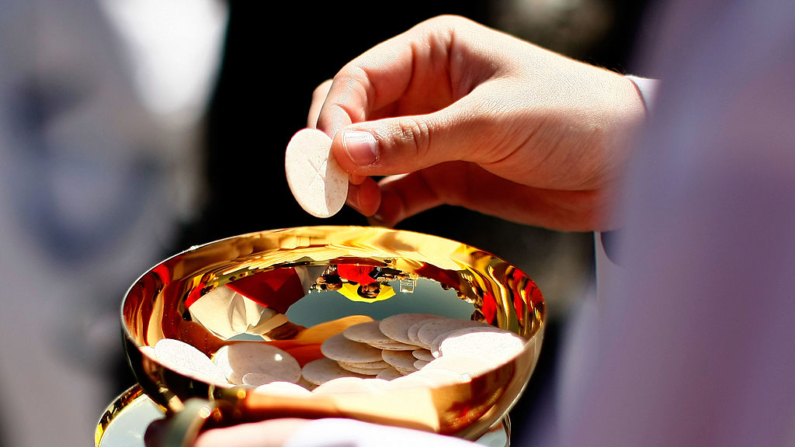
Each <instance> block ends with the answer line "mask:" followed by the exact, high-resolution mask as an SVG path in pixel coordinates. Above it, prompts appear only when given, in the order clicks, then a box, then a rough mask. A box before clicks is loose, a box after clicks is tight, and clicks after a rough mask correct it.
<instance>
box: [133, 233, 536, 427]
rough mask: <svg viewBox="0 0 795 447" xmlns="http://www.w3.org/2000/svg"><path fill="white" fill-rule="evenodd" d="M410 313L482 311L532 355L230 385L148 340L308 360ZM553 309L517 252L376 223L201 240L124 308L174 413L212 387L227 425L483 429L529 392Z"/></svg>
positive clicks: (150, 379) (146, 278)
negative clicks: (285, 389)
mask: <svg viewBox="0 0 795 447" xmlns="http://www.w3.org/2000/svg"><path fill="white" fill-rule="evenodd" d="M408 312H412V313H431V314H438V315H442V316H447V317H454V318H472V319H476V320H479V321H483V322H486V323H488V324H491V325H494V326H497V327H500V328H502V329H506V330H510V331H512V332H514V333H516V334H518V335H520V336H522V337H524V338H525V339H526V340H527V343H526V345H525V349H524V351H523V352H522V353H521V354H520V355H519V356H518V357H516V358H514V359H512V360H511V361H509V362H507V363H505V364H503V365H495V367H494V369H492V370H490V371H488V372H486V373H483V374H478V375H476V376H474V377H472V378H471V380H469V381H467V382H465V383H458V384H455V385H447V386H442V387H438V388H428V387H417V388H411V389H401V390H399V391H398V390H393V391H384V392H379V393H351V394H344V395H317V396H315V395H313V396H311V397H284V396H270V395H264V394H255V393H253V392H251V390H250V389H246V388H244V387H231V386H230V387H218V386H215V385H213V384H209V383H205V382H202V381H201V380H197V379H194V378H191V377H188V376H185V375H182V374H179V373H177V372H175V371H173V370H171V369H169V368H166V367H164V366H163V365H161V364H160V363H159V362H158V361H157V360H155V358H154V357H151V356H148V355H144V354H143V353H142V351H141V348H143V347H146V346H154V345H155V344H156V343H157V341H158V340H160V339H163V338H173V339H177V340H181V341H184V342H187V343H189V344H191V345H193V346H195V347H196V348H198V349H199V350H200V351H202V352H204V353H205V354H207V355H208V356H212V355H213V354H214V353H215V352H216V351H217V350H218V349H219V348H221V347H222V346H224V345H227V344H230V343H239V342H241V341H242V340H245V341H248V342H250V341H251V340H260V341H261V342H262V343H269V344H272V345H274V346H276V347H279V348H280V349H283V350H285V351H287V352H288V353H290V354H291V355H293V356H294V357H295V358H296V359H297V360H298V362H299V363H300V364H301V365H303V364H305V363H307V362H309V361H311V360H314V359H317V358H319V357H320V356H322V354H321V353H320V345H321V344H322V342H323V341H324V340H325V339H326V338H328V337H329V336H331V335H334V334H337V333H339V332H341V331H343V330H344V329H345V328H347V327H348V326H350V325H352V324H356V323H359V322H362V321H367V320H370V319H382V318H384V317H386V316H389V315H392V314H396V313H408ZM544 315H545V311H544V301H543V298H542V296H541V294H540V292H539V291H538V288H537V287H536V285H535V283H533V281H532V280H531V279H530V278H529V277H527V275H525V274H524V273H522V272H520V271H519V270H517V269H516V268H515V267H514V266H512V265H510V264H508V263H506V262H505V261H503V260H501V259H499V258H497V257H495V256H493V255H491V254H489V253H486V252H483V251H481V250H478V249H475V248H472V247H469V246H466V245H463V244H460V243H457V242H454V241H450V240H447V239H442V238H437V237H433V236H428V235H423V234H418V233H411V232H405V231H395V230H389V229H383V228H372V227H309V228H293V229H285V230H276V231H266V232H262V233H253V234H247V235H243V236H238V237H234V238H229V239H225V240H221V241H218V242H215V243H211V244H207V245H204V246H200V247H196V248H193V249H191V250H189V251H186V252H184V253H181V254H179V255H177V256H175V257H173V258H170V259H168V260H166V261H164V262H163V263H161V264H159V265H158V266H156V267H154V268H153V269H152V270H150V271H149V272H147V273H146V274H144V275H143V276H142V277H141V278H140V279H139V280H138V281H137V282H136V283H135V284H134V285H133V286H132V287H131V288H130V290H129V292H128V294H127V296H126V297H125V300H124V303H123V306H122V321H123V323H124V328H125V340H126V350H127V355H128V357H129V359H130V363H131V365H132V367H133V370H134V372H135V374H136V377H137V378H138V381H139V383H140V384H141V387H142V388H143V390H144V392H145V393H146V394H147V395H149V396H150V397H151V398H152V399H153V400H154V401H156V402H158V403H159V404H160V405H162V406H163V407H165V408H168V409H170V410H171V411H179V410H180V409H181V408H182V407H183V405H184V402H185V401H186V400H187V399H189V398H191V397H201V398H204V399H209V400H211V401H213V402H214V403H215V404H216V406H217V408H218V409H219V410H220V414H221V415H222V417H221V419H222V420H221V423H223V424H232V423H237V422H243V421H251V420H260V419H264V418H271V417H285V416H294V417H309V418H317V417H351V418H356V419H361V420H365V421H371V422H379V423H385V424H392V425H398V426H405V427H414V428H419V429H424V430H430V431H434V432H439V433H444V434H452V435H458V436H463V437H467V438H470V439H473V438H476V437H477V436H479V435H481V434H482V433H484V432H485V431H486V430H488V428H489V427H491V426H492V425H494V424H495V423H496V422H497V421H499V420H500V419H501V418H502V417H503V416H504V415H505V414H506V413H507V412H508V410H509V409H510V408H511V407H512V405H513V404H514V403H515V401H516V399H517V398H518V396H519V395H520V394H521V392H522V390H523V389H524V386H525V384H526V382H527V380H528V379H529V377H530V375H531V373H532V370H533V368H534V366H535V364H536V361H537V359H538V353H539V348H540V343H541V339H542V337H543V327H544ZM241 337H242V338H241Z"/></svg>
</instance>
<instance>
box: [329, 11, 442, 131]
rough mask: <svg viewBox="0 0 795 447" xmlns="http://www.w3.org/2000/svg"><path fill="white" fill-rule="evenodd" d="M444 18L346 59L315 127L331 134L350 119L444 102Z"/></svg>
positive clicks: (414, 111) (427, 109) (406, 111)
mask: <svg viewBox="0 0 795 447" xmlns="http://www.w3.org/2000/svg"><path fill="white" fill-rule="evenodd" d="M447 23H448V22H446V21H439V20H436V21H434V20H433V19H432V20H431V21H428V22H424V23H422V24H420V25H417V26H415V27H414V28H412V29H410V30H409V31H406V32H405V33H403V34H400V35H398V36H396V37H393V38H392V39H389V40H387V41H384V42H382V43H380V44H378V45H376V46H375V47H373V48H372V49H370V50H368V51H367V52H365V53H364V54H362V55H361V56H359V57H357V58H356V59H354V60H352V61H351V62H349V63H348V64H346V65H345V66H344V67H343V68H342V70H340V72H339V73H337V75H336V76H335V77H334V79H333V82H332V85H331V88H330V89H329V92H328V95H327V97H326V100H325V102H324V104H323V107H322V108H321V110H320V115H319V117H318V121H317V128H318V129H320V130H322V131H323V132H325V133H326V134H327V135H329V136H330V137H331V138H332V139H333V138H334V136H335V135H336V134H337V132H339V131H340V130H341V129H343V128H345V127H346V126H348V125H350V124H354V123H359V122H363V121H368V120H372V119H375V118H380V117H384V116H394V115H398V114H400V115H403V114H417V113H428V112H431V111H435V110H439V109H441V108H443V107H445V106H447V105H449V104H450V103H451V102H452V101H453V97H452V88H451V85H450V84H451V83H450V80H449V79H450V77H449V70H448V65H449V60H448V59H449V58H448V55H449V49H450V45H451V40H452V39H451V36H452V27H451V26H449V25H447Z"/></svg>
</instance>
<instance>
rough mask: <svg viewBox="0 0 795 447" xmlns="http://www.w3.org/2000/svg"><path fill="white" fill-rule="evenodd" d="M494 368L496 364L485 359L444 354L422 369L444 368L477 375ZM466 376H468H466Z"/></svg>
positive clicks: (462, 373)
mask: <svg viewBox="0 0 795 447" xmlns="http://www.w3.org/2000/svg"><path fill="white" fill-rule="evenodd" d="M493 368H494V365H493V364H492V363H490V362H487V361H485V360H482V359H479V358H477V357H472V356H468V355H449V356H442V357H439V358H438V359H436V360H434V361H432V362H429V363H428V364H427V365H425V367H424V368H423V369H422V371H427V370H430V369H443V370H446V371H452V372H454V373H457V374H460V375H467V376H476V375H479V374H481V373H484V372H486V371H489V370H491V369H493ZM465 378H466V377H465Z"/></svg>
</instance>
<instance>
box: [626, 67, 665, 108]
mask: <svg viewBox="0 0 795 447" xmlns="http://www.w3.org/2000/svg"><path fill="white" fill-rule="evenodd" d="M624 77H625V78H627V79H629V80H630V81H632V83H633V84H635V88H637V89H638V93H640V97H641V99H642V100H643V105H644V106H645V107H646V111H649V110H651V109H652V108H653V107H654V99H655V98H656V96H657V90H658V89H659V87H660V81H659V80H657V79H649V78H641V77H640V76H634V75H625V76H624Z"/></svg>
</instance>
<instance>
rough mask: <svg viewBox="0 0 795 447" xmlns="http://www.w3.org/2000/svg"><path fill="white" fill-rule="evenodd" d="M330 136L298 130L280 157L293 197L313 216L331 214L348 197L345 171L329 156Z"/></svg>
mask: <svg viewBox="0 0 795 447" xmlns="http://www.w3.org/2000/svg"><path fill="white" fill-rule="evenodd" d="M330 151H331V138H329V137H328V135H326V134H325V133H323V132H321V131H319V130H317V129H302V130H300V131H298V132H297V133H296V134H295V135H293V138H292V139H291V140H290V143H288V144H287V151H286V153H285V156H284V169H285V172H286V174H287V184H288V185H289V186H290V191H292V193H293V196H294V197H295V200H296V201H298V204H299V205H301V208H303V209H304V210H305V211H306V212H307V213H309V214H311V215H313V216H315V217H331V216H333V215H335V214H337V212H338V211H339V210H340V209H341V208H342V205H344V204H345V199H346V198H347V196H348V174H347V173H346V172H345V171H343V170H342V168H340V167H339V165H338V164H337V161H336V160H335V159H334V157H333V156H332V155H331V152H330Z"/></svg>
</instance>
